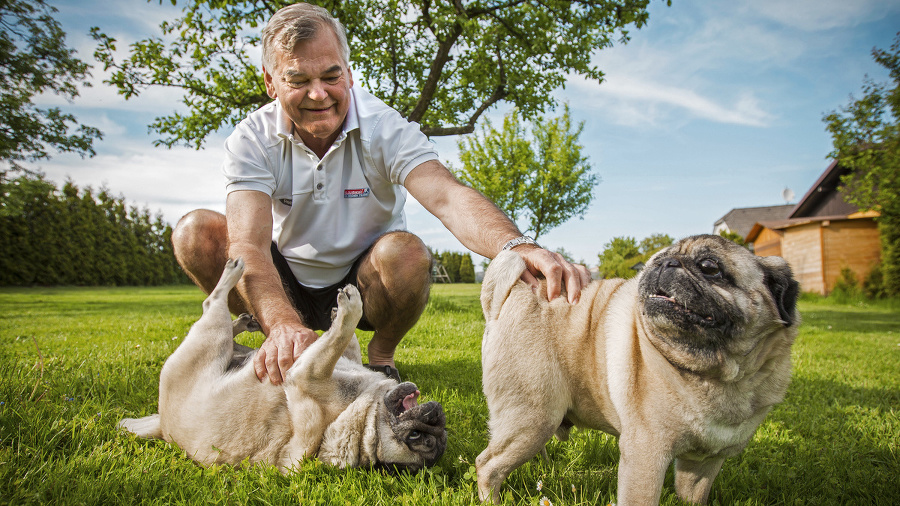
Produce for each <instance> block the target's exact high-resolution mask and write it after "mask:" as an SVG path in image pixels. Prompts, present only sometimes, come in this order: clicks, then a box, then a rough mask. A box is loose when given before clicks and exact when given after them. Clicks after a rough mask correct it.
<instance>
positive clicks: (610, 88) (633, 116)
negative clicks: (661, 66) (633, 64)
mask: <svg viewBox="0 0 900 506" xmlns="http://www.w3.org/2000/svg"><path fill="white" fill-rule="evenodd" d="M568 84H569V86H571V87H572V88H573V89H574V91H575V92H576V94H577V95H579V96H581V97H583V98H582V100H584V98H587V100H584V101H580V102H581V103H588V104H590V105H589V106H588V107H591V108H592V109H597V110H602V111H603V112H604V115H607V116H612V119H614V120H615V121H616V122H617V123H618V124H622V125H629V126H638V125H656V124H659V123H661V122H663V121H664V120H668V119H671V118H672V117H673V116H677V115H681V114H684V113H687V114H689V115H691V116H694V117H697V118H701V119H706V120H710V121H713V122H716V123H726V124H734V125H744V126H753V127H764V126H767V125H768V124H769V122H770V121H771V119H772V115H771V114H769V113H768V112H766V111H765V110H764V109H763V108H762V107H761V106H760V104H759V100H758V99H757V98H756V97H755V96H753V94H752V92H750V91H747V90H745V91H743V92H741V94H740V95H739V96H738V97H737V98H735V99H732V100H731V101H730V102H725V101H723V100H721V99H719V100H716V99H714V98H712V97H709V96H704V95H702V94H701V93H700V92H698V91H695V90H692V89H689V88H685V87H678V86H671V85H666V84H662V83H660V82H656V81H654V80H652V79H643V78H641V77H640V76H635V75H608V77H607V80H606V81H605V82H604V83H603V84H601V85H599V86H598V85H597V84H596V83H595V82H592V81H587V80H585V79H581V78H570V80H569V83H568Z"/></svg>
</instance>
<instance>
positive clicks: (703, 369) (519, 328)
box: [476, 236, 798, 506]
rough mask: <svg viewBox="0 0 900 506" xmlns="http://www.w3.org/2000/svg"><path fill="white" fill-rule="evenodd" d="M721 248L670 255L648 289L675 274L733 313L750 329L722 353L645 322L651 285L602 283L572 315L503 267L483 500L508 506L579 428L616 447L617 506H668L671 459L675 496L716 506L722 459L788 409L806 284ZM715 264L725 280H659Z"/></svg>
mask: <svg viewBox="0 0 900 506" xmlns="http://www.w3.org/2000/svg"><path fill="white" fill-rule="evenodd" d="M711 237H712V236H699V237H694V238H688V239H686V240H684V241H682V242H680V243H678V244H676V245H674V246H672V247H670V248H669V249H667V250H666V251H664V252H662V253H660V254H658V255H656V256H655V257H654V258H653V259H652V260H650V261H649V262H648V265H647V267H646V268H645V270H644V272H643V273H642V276H654V275H659V273H663V272H664V271H665V274H667V275H668V274H673V273H675V274H676V275H677V276H679V278H678V279H679V281H681V279H682V278H683V280H684V281H683V283H686V284H691V285H693V286H695V287H696V286H701V287H702V288H699V289H698V291H699V292H702V294H703V297H704V298H705V299H704V300H708V301H709V304H710V307H716V308H718V310H716V311H713V310H709V311H711V312H712V313H713V314H714V315H715V317H716V318H719V317H720V316H721V314H722V313H728V314H731V315H732V316H733V317H734V318H736V321H740V322H741V323H740V325H738V326H737V327H735V329H734V331H733V332H731V333H730V334H729V335H730V338H729V339H726V340H723V341H722V342H723V344H722V345H721V346H701V345H699V344H696V343H701V342H703V341H700V340H698V339H697V338H696V337H695V336H691V335H685V332H684V331H683V328H679V327H677V326H676V325H673V324H672V323H671V322H669V321H668V320H667V319H666V318H665V317H662V316H660V315H659V314H658V313H654V314H653V316H648V314H645V313H646V312H647V310H646V309H645V303H646V302H647V299H654V298H653V297H648V295H647V294H641V293H640V290H641V287H642V285H641V278H638V279H633V280H629V281H623V280H621V279H614V280H602V281H596V282H594V283H592V284H590V285H589V286H588V287H586V288H585V289H584V290H583V291H582V295H581V301H580V302H579V303H578V304H576V305H570V304H568V303H567V302H566V301H565V298H564V297H560V298H558V299H555V300H554V301H552V302H548V301H547V300H546V298H545V297H544V296H543V295H542V294H543V293H545V292H544V291H538V294H540V295H538V294H535V293H534V292H532V291H531V289H530V288H529V287H528V286H527V285H526V284H525V283H523V282H521V281H519V276H520V275H521V273H522V272H523V270H524V268H525V265H524V263H523V262H522V260H521V258H520V257H519V256H518V255H516V254H515V253H511V254H510V253H502V254H501V255H499V256H498V257H497V258H496V259H494V261H493V262H492V263H491V265H490V267H489V268H488V271H487V274H486V276H485V280H484V284H483V286H482V306H483V309H484V313H485V318H486V325H485V333H484V338H483V342H482V365H483V385H484V393H485V395H486V397H487V402H488V408H489V410H490V421H489V428H490V443H489V444H488V447H487V448H486V449H485V450H484V452H482V453H481V455H479V456H478V458H477V461H476V465H477V468H478V491H479V497H480V498H481V499H482V500H489V499H493V500H494V501H495V502H496V501H498V500H499V492H500V485H501V483H502V482H503V481H504V480H505V479H506V477H507V476H508V475H509V473H510V472H512V471H513V470H514V469H516V468H517V467H519V466H520V465H521V464H523V463H524V462H525V461H527V460H528V459H530V458H531V457H532V456H534V455H535V454H537V453H538V452H540V451H541V450H542V449H543V446H544V445H545V444H546V442H547V441H548V440H549V439H550V437H551V436H552V435H553V434H554V433H556V434H557V435H558V436H562V437H563V438H564V437H565V433H566V431H567V429H568V427H569V426H571V425H575V426H580V427H587V428H594V429H599V430H603V431H605V432H608V433H610V434H613V435H616V436H618V437H619V446H620V451H621V459H620V462H619V474H618V499H617V503H618V504H619V505H620V506H622V505H638V504H641V505H643V504H646V505H650V504H658V502H659V498H660V494H661V490H662V485H663V478H664V475H665V471H666V469H667V467H668V466H669V464H670V463H671V462H672V460H673V459H674V460H675V461H676V480H675V487H676V492H677V493H678V495H679V496H680V497H681V498H682V499H684V500H687V501H693V502H699V503H702V502H705V501H706V499H707V496H708V494H709V490H710V487H711V485H712V481H713V479H714V478H715V476H716V474H717V473H718V471H719V469H720V468H721V466H722V463H723V462H724V460H725V458H726V457H728V456H732V455H735V454H737V453H739V452H740V451H741V450H742V449H743V448H744V446H745V445H746V444H747V442H748V441H749V440H750V438H751V437H752V435H753V433H754V431H755V430H756V427H757V426H758V425H759V424H760V422H762V420H763V418H764V417H765V416H766V414H767V413H768V411H769V409H770V408H771V406H772V405H774V404H776V403H777V402H779V401H781V399H782V398H783V396H784V393H785V390H786V388H787V385H788V382H789V378H790V346H791V344H792V342H793V340H794V337H795V336H796V332H797V323H798V317H797V315H796V312H795V311H794V308H793V300H795V298H796V282H794V281H793V279H792V278H791V277H790V272H789V269H787V267H786V263H785V262H784V261H783V260H781V259H767V260H761V259H758V258H757V257H754V256H753V255H752V254H751V253H749V252H748V251H746V250H744V249H743V248H739V247H738V246H736V245H733V244H732V243H728V244H726V243H725V242H723V241H720V240H718V239H715V238H711ZM707 257H715V258H717V259H718V261H719V264H720V265H721V267H722V269H723V271H725V272H727V276H728V278H724V277H722V278H719V279H715V281H711V280H709V279H706V278H705V276H703V275H698V273H699V271H698V272H697V273H694V272H689V271H690V269H687V268H683V272H676V271H675V270H668V271H666V268H665V267H663V265H664V264H663V263H664V262H671V261H674V260H673V259H676V260H677V261H678V262H681V263H682V264H686V263H687V264H691V265H692V267H691V269H694V270H696V267H694V266H693V265H694V264H692V263H691V262H699V261H701V260H702V259H703V258H707ZM671 269H677V267H674V264H673V266H671ZM785 273H786V274H785ZM767 276H776V277H778V279H779V280H780V281H783V282H784V283H785V284H786V285H787V287H788V288H789V289H793V292H791V293H789V294H788V298H790V297H791V296H793V300H788V304H787V306H788V309H787V310H788V311H789V313H790V314H789V317H790V319H791V324H790V325H787V326H786V325H785V322H784V321H783V320H782V318H781V317H780V316H779V309H778V306H777V302H776V301H775V300H773V295H772V293H771V292H770V289H769V288H768V287H767V285H766V284H765V283H764V279H769V278H767ZM785 277H786V279H781V278H785ZM660 279H661V278H660ZM732 279H733V281H732ZM650 282H651V280H650V279H648V280H647V283H648V285H647V286H649V283H650ZM675 298H676V299H677V297H675ZM660 301H661V299H658V298H656V299H655V300H652V301H650V302H649V304H654V303H661V302H660ZM701 305H702V304H701ZM697 310H699V308H697ZM737 315H740V316H739V317H738V316H737ZM704 321H705V320H704ZM704 324H705V323H704ZM710 335H712V334H710ZM691 343H694V344H691Z"/></svg>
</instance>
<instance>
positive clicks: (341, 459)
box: [119, 259, 447, 471]
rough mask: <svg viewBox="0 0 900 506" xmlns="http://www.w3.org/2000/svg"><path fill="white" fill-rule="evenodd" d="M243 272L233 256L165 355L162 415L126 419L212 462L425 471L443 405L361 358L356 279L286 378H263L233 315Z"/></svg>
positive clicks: (434, 452)
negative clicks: (315, 462)
mask: <svg viewBox="0 0 900 506" xmlns="http://www.w3.org/2000/svg"><path fill="white" fill-rule="evenodd" d="M243 270H244V264H243V262H242V261H241V260H240V259H238V260H229V261H228V264H227V265H226V267H225V271H224V272H223V273H222V277H221V279H220V280H219V283H218V285H217V286H216V288H215V289H214V290H213V291H212V293H210V295H209V297H208V298H207V299H206V300H205V301H204V302H203V316H202V317H201V318H200V319H199V320H198V321H197V323H195V324H194V325H193V326H192V327H191V330H190V332H189V333H188V335H187V337H185V338H184V342H182V343H181V345H180V346H179V347H178V349H176V350H175V352H174V353H172V355H171V356H170V357H169V359H168V360H166V363H165V365H164V366H163V369H162V372H161V374H160V382H159V414H158V415H151V416H148V417H144V418H139V419H130V418H126V419H124V420H122V421H121V422H120V424H119V425H120V426H121V427H124V428H125V429H127V430H129V431H131V432H133V433H135V434H137V435H139V436H142V437H147V438H159V439H165V440H166V441H169V442H173V443H176V444H178V446H179V447H180V448H181V449H182V450H184V451H185V453H187V455H188V456H190V457H191V458H192V459H194V460H196V461H197V462H200V463H201V464H205V465H210V464H237V463H239V462H242V461H244V460H245V459H247V460H249V461H250V462H266V463H268V464H271V465H274V466H277V467H278V468H280V469H282V470H289V469H291V468H292V467H294V466H295V465H296V464H297V463H298V462H299V461H300V460H302V459H304V458H309V457H317V458H318V459H319V460H320V461H322V462H325V463H328V464H333V465H336V466H340V467H360V466H388V467H391V468H401V469H408V470H410V471H418V470H419V469H422V468H423V467H425V466H431V465H433V464H434V463H435V462H436V461H437V459H438V458H440V456H441V455H442V454H443V452H444V449H445V448H446V444H447V432H446V429H445V417H444V411H443V409H442V407H441V405H440V404H438V403H437V402H434V401H432V402H428V403H425V404H421V405H420V404H418V403H417V399H418V397H419V391H418V390H417V389H416V385H414V384H412V383H401V384H399V385H398V384H397V382H396V381H395V380H393V379H389V378H387V377H386V376H384V375H383V374H381V373H378V372H374V371H371V370H369V369H367V368H365V367H364V366H362V364H361V360H360V351H359V343H358V342H357V341H356V336H355V334H354V329H355V328H356V324H357V322H358V321H359V319H360V317H361V316H362V299H361V298H360V295H359V291H358V290H357V289H356V287H354V286H352V285H347V287H346V288H344V289H343V290H341V291H340V293H339V294H338V308H337V312H336V316H335V319H334V321H333V323H332V326H331V328H330V329H329V330H328V331H326V332H325V333H323V334H322V336H321V337H320V338H319V339H318V340H317V341H316V342H315V343H313V344H312V345H311V346H310V347H309V348H307V349H306V350H305V351H304V352H303V354H301V356H300V358H299V359H298V360H297V361H296V362H295V363H294V365H293V366H291V368H290V369H289V370H288V372H287V375H286V378H285V381H284V383H283V384H282V385H277V386H276V385H272V384H271V383H269V382H268V381H267V380H263V381H259V380H258V379H257V377H256V373H255V372H254V370H253V363H252V360H250V358H251V357H252V355H253V353H255V350H253V349H251V348H247V347H244V346H240V345H237V344H235V343H234V341H233V339H232V337H233V335H234V334H236V333H238V332H240V331H242V330H244V329H245V328H246V325H247V321H248V318H242V319H239V320H237V321H235V322H234V323H232V321H231V315H230V313H229V311H228V304H227V300H226V299H227V296H228V293H229V292H230V291H231V289H232V288H234V285H235V284H237V282H238V280H239V279H240V277H241V274H242V273H243ZM233 326H234V328H233Z"/></svg>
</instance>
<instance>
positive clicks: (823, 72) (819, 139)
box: [32, 0, 900, 265]
mask: <svg viewBox="0 0 900 506" xmlns="http://www.w3.org/2000/svg"><path fill="white" fill-rule="evenodd" d="M162 3H163V4H164V5H160V2H156V1H153V2H149V3H148V2H144V1H143V0H96V1H64V0H58V1H55V2H51V4H52V5H54V6H56V7H57V8H58V9H59V14H58V16H59V19H60V20H61V22H62V23H63V27H64V29H65V30H66V31H67V33H68V39H67V40H68V43H69V45H70V46H72V47H74V48H76V49H78V51H79V53H80V56H81V58H82V59H85V60H88V61H92V53H93V41H92V40H91V39H90V38H89V37H88V30H89V28H90V27H91V26H99V27H100V28H102V29H103V30H105V31H106V32H107V33H110V34H112V35H115V36H117V38H118V39H119V40H120V47H125V46H126V45H127V42H128V41H130V40H137V39H138V38H143V37H146V36H148V35H155V34H159V29H158V25H159V23H160V22H162V21H164V20H166V19H173V18H174V17H175V16H177V15H178V13H179V11H180V8H179V7H172V6H171V5H169V2H162ZM898 31H900V2H896V1H895V0H794V1H788V0H732V1H728V2H722V1H706V2H699V1H688V0H673V2H672V6H671V7H667V6H666V4H665V2H664V1H662V0H653V1H652V2H651V6H650V20H649V23H648V24H647V25H646V26H645V27H644V28H642V29H641V30H634V29H632V30H631V41H630V42H629V43H628V44H627V45H618V46H616V47H614V48H611V49H607V50H603V51H602V52H598V53H597V54H595V56H594V58H595V60H594V61H595V62H596V63H597V65H598V66H599V68H600V69H601V70H603V71H604V72H605V73H606V81H605V82H604V83H603V84H599V85H598V84H597V83H596V82H586V81H585V80H583V79H581V78H579V77H571V78H570V79H569V81H568V82H567V85H566V88H565V89H564V90H559V91H558V92H557V97H558V98H559V100H560V101H565V102H568V103H569V104H570V105H571V109H572V114H573V117H574V119H575V120H577V121H583V122H584V132H583V133H582V136H581V143H582V145H583V146H584V147H585V154H586V155H588V156H589V161H590V163H591V164H592V166H593V170H594V171H596V172H597V173H598V174H599V175H600V177H601V179H602V182H601V183H600V184H599V185H598V186H597V187H596V189H595V197H594V201H593V203H592V205H591V207H590V208H589V210H588V211H587V213H586V214H585V216H584V218H583V219H581V220H579V219H573V220H571V221H569V222H568V223H566V224H564V225H561V226H560V227H558V228H556V229H553V230H551V231H550V232H549V233H548V234H546V235H545V236H542V237H541V242H542V243H543V244H544V245H546V246H547V247H548V248H551V249H556V248H565V249H566V250H567V251H568V252H570V253H572V254H573V256H574V257H575V258H576V259H579V260H583V261H585V262H586V263H587V264H588V265H596V263H597V254H598V253H599V252H600V251H601V250H602V249H603V245H604V244H606V243H608V242H609V241H610V240H611V239H612V238H613V237H619V236H630V237H635V238H636V239H638V240H640V239H642V238H644V237H647V236H649V235H651V234H654V233H664V234H669V235H670V236H672V237H674V238H676V239H678V238H681V237H684V236H687V235H691V234H697V233H709V232H711V230H712V226H713V223H714V222H715V221H716V220H717V219H718V218H720V217H721V216H722V215H724V214H725V213H727V212H728V211H729V210H731V209H732V208H735V207H753V206H765V205H778V204H783V203H785V202H784V200H783V199H782V191H783V190H784V189H785V188H790V189H791V190H793V191H794V193H795V194H796V197H795V198H794V199H793V201H792V203H796V201H797V199H798V198H800V197H801V196H802V195H803V194H804V193H805V192H806V190H807V189H808V188H809V187H810V186H811V185H812V184H813V183H814V182H815V180H816V178H817V177H818V176H819V175H820V174H821V173H822V171H824V170H825V168H826V167H827V165H828V160H827V155H828V153H829V151H830V150H831V139H830V137H829V136H828V134H827V132H826V131H825V128H824V124H823V123H822V116H823V115H824V114H826V113H828V112H830V111H832V110H835V109H838V108H840V107H842V106H843V105H845V104H846V103H847V102H848V100H849V97H850V95H851V94H858V92H859V90H860V86H861V84H862V82H863V79H864V77H865V76H866V75H868V76H870V77H872V78H874V79H876V80H879V81H884V80H886V79H887V73H886V72H885V71H884V69H882V68H881V67H879V66H878V65H877V64H875V62H874V61H873V60H872V57H871V50H872V48H873V47H878V48H884V49H887V48H889V47H890V45H891V43H892V42H893V40H894V37H895V34H896V33H897V32H898ZM103 77H104V75H103V72H102V71H101V70H100V69H99V68H97V69H95V71H94V80H95V81H96V84H95V85H94V86H93V87H91V88H86V89H85V90H83V92H82V95H81V97H79V98H78V99H76V101H75V102H74V103H73V104H66V103H65V102H61V101H59V99H56V98H54V97H46V98H44V99H42V101H41V103H42V105H48V104H54V105H63V106H64V107H65V108H66V109H67V110H70V111H72V112H73V113H75V114H76V116H77V117H78V118H79V119H80V120H81V121H82V122H84V123H86V124H89V125H93V126H96V127H98V128H100V129H101V130H102V131H103V132H104V133H105V138H104V140H103V141H100V142H99V143H98V144H97V145H96V149H97V156H96V157H94V158H90V159H81V158H79V157H77V156H71V155H59V156H56V157H54V158H53V159H51V160H49V161H42V162H39V163H35V164H33V165H32V167H33V168H38V169H41V170H43V171H44V172H45V173H46V174H47V176H48V177H49V178H50V179H52V180H55V181H58V182H62V181H64V180H65V179H66V178H71V179H73V180H74V181H75V182H76V184H78V185H79V186H80V187H84V186H93V187H95V188H96V187H99V186H101V185H105V186H106V187H108V188H109V189H110V190H111V191H112V192H113V193H115V194H120V195H123V196H124V197H125V199H126V200H127V201H128V202H129V203H131V204H134V205H137V206H139V207H144V206H146V207H147V208H149V209H150V211H151V212H154V213H155V212H157V211H159V212H162V213H163V215H164V217H165V219H166V220H167V221H169V222H170V223H172V224H174V223H175V222H176V221H177V220H178V218H179V217H180V216H181V215H183V214H184V213H185V212H187V211H189V210H191V209H194V208H198V207H205V208H211V209H217V210H223V209H224V191H223V184H222V176H221V172H220V169H219V167H220V164H221V160H222V147H221V146H222V142H223V141H224V138H225V137H226V136H227V135H228V133H229V132H227V131H221V132H218V133H217V134H216V135H214V136H212V137H210V138H209V139H208V142H207V144H206V148H205V149H203V150H201V151H195V150H191V149H187V148H176V149H172V150H169V149H165V148H157V147H153V144H152V141H153V140H154V139H155V138H156V136H155V135H154V134H152V133H150V132H148V129H147V125H148V124H149V123H150V122H151V121H152V120H153V118H154V117H155V116H157V115H160V114H168V113H169V112H171V111H174V110H176V109H178V108H179V106H180V103H179V98H180V94H179V93H178V92H177V90H169V89H152V90H148V91H147V92H145V93H144V94H142V96H141V97H139V98H137V99H132V100H129V101H125V100H124V99H122V98H121V97H120V96H118V95H116V93H115V91H114V90H112V89H111V88H110V87H108V86H106V85H104V84H102V83H101V82H100V81H101V80H102V78H103ZM507 111H508V108H506V107H500V108H497V109H494V110H492V111H491V112H490V114H489V117H491V118H492V120H493V121H495V122H497V121H500V119H501V118H502V115H503V114H504V113H505V112H507ZM435 142H436V144H437V146H438V149H439V152H440V154H441V158H442V159H443V160H445V161H446V162H448V163H457V164H458V162H457V160H458V157H457V156H458V155H457V147H456V139H455V138H437V139H435ZM407 216H408V221H409V227H410V229H411V230H412V231H413V232H415V233H417V234H419V235H420V236H421V237H422V238H423V239H424V240H425V242H426V244H428V245H429V246H431V247H432V248H433V249H436V250H455V251H463V250H464V248H463V246H462V245H461V244H459V243H458V242H457V241H456V240H455V238H454V237H453V236H452V235H451V234H450V233H449V232H447V231H446V230H445V229H444V228H443V227H442V226H441V224H440V222H438V221H437V220H436V219H435V218H433V217H432V216H431V215H429V214H428V213H427V211H425V210H424V209H423V208H422V207H421V206H420V205H418V203H416V202H415V201H410V202H409V203H408V204H407ZM477 260H479V258H477V257H476V261H477Z"/></svg>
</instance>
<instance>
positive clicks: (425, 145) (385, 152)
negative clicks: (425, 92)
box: [369, 109, 438, 185]
mask: <svg viewBox="0 0 900 506" xmlns="http://www.w3.org/2000/svg"><path fill="white" fill-rule="evenodd" d="M369 151H370V153H371V156H372V159H373V161H374V162H375V164H376V166H378V169H379V170H380V171H383V175H384V176H385V178H386V179H388V180H390V181H391V182H392V183H394V184H400V185H402V184H403V182H404V181H405V180H406V176H407V175H409V173H410V172H412V170H413V169H414V168H416V167H418V166H419V165H421V164H422V163H424V162H427V161H429V160H437V159H438V154H437V151H436V150H435V147H434V144H433V143H432V142H431V141H430V140H429V139H428V136H426V135H425V134H423V133H422V131H421V130H420V129H419V124H418V123H414V122H410V121H407V120H406V118H404V117H403V116H400V113H398V112H397V111H394V110H393V109H391V110H390V111H388V112H386V113H385V114H384V115H383V116H382V117H381V119H380V120H379V121H378V124H377V126H376V128H375V129H374V131H373V133H372V137H371V139H370V140H369Z"/></svg>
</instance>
